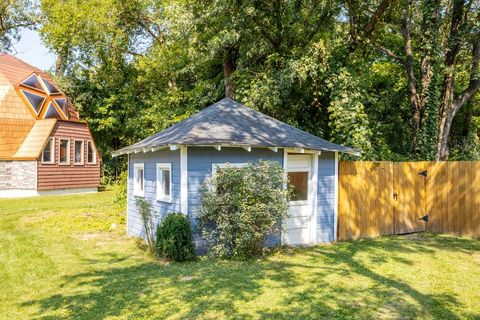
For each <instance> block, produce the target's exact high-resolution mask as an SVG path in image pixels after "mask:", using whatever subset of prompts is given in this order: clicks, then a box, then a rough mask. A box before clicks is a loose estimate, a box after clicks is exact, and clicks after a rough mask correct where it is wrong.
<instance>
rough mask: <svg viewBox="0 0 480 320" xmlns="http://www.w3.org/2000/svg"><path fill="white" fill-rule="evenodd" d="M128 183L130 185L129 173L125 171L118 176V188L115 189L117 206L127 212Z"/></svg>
mask: <svg viewBox="0 0 480 320" xmlns="http://www.w3.org/2000/svg"><path fill="white" fill-rule="evenodd" d="M127 183H128V174H127V171H123V172H122V173H120V174H119V175H118V180H117V182H116V184H117V188H116V189H115V200H114V201H115V204H116V206H117V207H118V208H119V209H121V210H123V211H126V209H127Z"/></svg>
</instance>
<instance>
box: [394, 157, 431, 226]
mask: <svg viewBox="0 0 480 320" xmlns="http://www.w3.org/2000/svg"><path fill="white" fill-rule="evenodd" d="M427 168H428V166H427V165H426V163H424V162H404V163H401V162H397V163H393V194H392V198H393V210H394V212H393V221H394V222H393V224H394V230H393V234H405V233H412V232H419V231H425V228H426V225H425V221H423V220H420V218H422V217H423V216H425V215H427V214H428V213H427V201H426V192H427V190H426V188H427V176H428V169H427Z"/></svg>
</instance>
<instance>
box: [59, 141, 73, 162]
mask: <svg viewBox="0 0 480 320" xmlns="http://www.w3.org/2000/svg"><path fill="white" fill-rule="evenodd" d="M62 140H63V141H68V144H67V161H66V162H61V161H60V154H61V152H60V148H61V143H62ZM70 149H71V148H70V139H68V138H58V164H59V165H61V166H69V165H70V152H71V150H70Z"/></svg>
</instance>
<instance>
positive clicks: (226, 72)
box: [223, 48, 237, 99]
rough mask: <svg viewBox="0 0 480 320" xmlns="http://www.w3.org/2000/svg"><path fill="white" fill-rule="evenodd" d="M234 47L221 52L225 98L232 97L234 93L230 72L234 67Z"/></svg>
mask: <svg viewBox="0 0 480 320" xmlns="http://www.w3.org/2000/svg"><path fill="white" fill-rule="evenodd" d="M236 52H237V50H236V48H229V49H226V50H225V52H224V54H223V78H224V84H225V98H230V99H233V96H234V94H235V85H234V83H233V80H232V74H233V73H234V72H235V69H236V63H235V62H236V56H237V55H236Z"/></svg>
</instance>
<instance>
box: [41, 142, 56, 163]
mask: <svg viewBox="0 0 480 320" xmlns="http://www.w3.org/2000/svg"><path fill="white" fill-rule="evenodd" d="M54 147H55V143H54V141H53V138H49V139H48V141H47V144H46V145H45V148H44V149H43V152H42V162H43V163H54V159H55V156H54V154H55V149H54Z"/></svg>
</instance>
